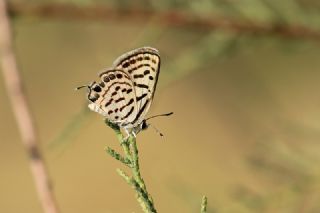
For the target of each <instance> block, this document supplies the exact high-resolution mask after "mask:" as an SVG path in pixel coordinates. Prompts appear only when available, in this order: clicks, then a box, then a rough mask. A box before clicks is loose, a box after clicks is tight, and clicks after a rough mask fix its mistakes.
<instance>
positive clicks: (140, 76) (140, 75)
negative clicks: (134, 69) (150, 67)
mask: <svg viewBox="0 0 320 213" xmlns="http://www.w3.org/2000/svg"><path fill="white" fill-rule="evenodd" d="M143 77H144V75H143V74H135V75H133V78H134V79H136V78H143Z"/></svg>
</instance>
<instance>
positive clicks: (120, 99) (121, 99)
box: [115, 97, 125, 103]
mask: <svg viewBox="0 0 320 213" xmlns="http://www.w3.org/2000/svg"><path fill="white" fill-rule="evenodd" d="M123 100H125V99H124V97H122V98H119V99H117V100H115V102H116V103H118V102H120V101H123Z"/></svg>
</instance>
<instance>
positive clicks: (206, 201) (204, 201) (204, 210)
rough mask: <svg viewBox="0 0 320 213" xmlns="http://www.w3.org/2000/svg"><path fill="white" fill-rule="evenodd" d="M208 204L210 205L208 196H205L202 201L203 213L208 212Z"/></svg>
mask: <svg viewBox="0 0 320 213" xmlns="http://www.w3.org/2000/svg"><path fill="white" fill-rule="evenodd" d="M207 204H208V199H207V197H206V196H203V197H202V201H201V213H206V212H207Z"/></svg>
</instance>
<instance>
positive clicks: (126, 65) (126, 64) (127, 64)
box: [122, 62, 130, 68]
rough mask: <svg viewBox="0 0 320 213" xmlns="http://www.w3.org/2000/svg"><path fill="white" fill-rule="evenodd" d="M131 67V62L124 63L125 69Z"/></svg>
mask: <svg viewBox="0 0 320 213" xmlns="http://www.w3.org/2000/svg"><path fill="white" fill-rule="evenodd" d="M129 65H130V63H129V62H126V63H124V64H123V65H122V66H123V67H124V68H127V67H128V66H129Z"/></svg>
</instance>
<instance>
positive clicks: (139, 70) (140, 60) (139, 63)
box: [114, 47, 160, 125]
mask: <svg viewBox="0 0 320 213" xmlns="http://www.w3.org/2000/svg"><path fill="white" fill-rule="evenodd" d="M114 68H115V69H121V70H124V71H125V72H127V73H128V74H129V75H130V76H131V79H132V81H133V86H134V88H135V99H136V105H137V112H136V114H135V118H134V119H133V121H132V123H133V125H135V124H139V123H140V122H141V121H142V120H143V119H144V117H145V115H146V113H147V112H148V110H149V108H150V105H151V102H152V99H153V96H154V92H155V90H156V85H157V81H158V76H159V71H160V56H159V52H158V51H157V50H156V49H154V48H151V47H142V48H139V49H136V50H133V51H131V52H128V53H126V54H124V55H122V56H120V57H119V58H118V59H117V60H116V61H115V62H114Z"/></svg>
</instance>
